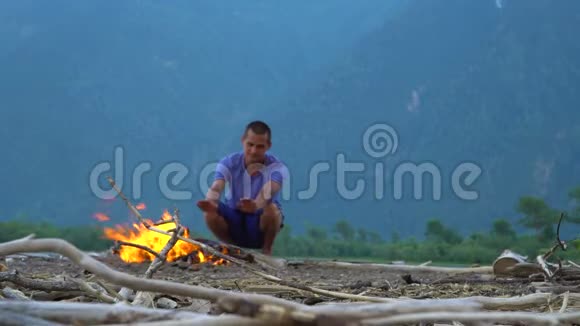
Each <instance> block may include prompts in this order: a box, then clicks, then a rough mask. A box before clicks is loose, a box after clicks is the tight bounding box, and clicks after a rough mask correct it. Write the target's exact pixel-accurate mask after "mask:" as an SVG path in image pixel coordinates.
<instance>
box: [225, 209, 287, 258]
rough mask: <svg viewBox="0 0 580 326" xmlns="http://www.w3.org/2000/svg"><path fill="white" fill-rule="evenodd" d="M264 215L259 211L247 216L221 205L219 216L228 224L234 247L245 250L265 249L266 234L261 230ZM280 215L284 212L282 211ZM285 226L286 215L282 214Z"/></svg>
mask: <svg viewBox="0 0 580 326" xmlns="http://www.w3.org/2000/svg"><path fill="white" fill-rule="evenodd" d="M262 213H263V210H258V211H257V212H255V213H253V214H247V213H244V212H241V211H239V210H237V209H235V208H231V207H229V206H227V205H226V204H224V203H219V206H218V214H219V215H220V216H222V217H223V218H224V219H225V220H226V223H228V229H229V233H230V237H231V238H232V241H233V242H234V245H236V246H238V247H244V248H252V249H260V248H262V247H263V245H264V232H262V230H260V216H261V215H262ZM280 213H282V212H281V211H280ZM283 226H284V215H283V214H282V227H283Z"/></svg>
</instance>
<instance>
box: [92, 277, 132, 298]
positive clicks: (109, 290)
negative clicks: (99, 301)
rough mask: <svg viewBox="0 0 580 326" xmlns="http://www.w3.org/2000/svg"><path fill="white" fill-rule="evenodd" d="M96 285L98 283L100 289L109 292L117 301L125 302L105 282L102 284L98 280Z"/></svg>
mask: <svg viewBox="0 0 580 326" xmlns="http://www.w3.org/2000/svg"><path fill="white" fill-rule="evenodd" d="M95 283H97V284H98V285H99V286H100V287H102V288H103V289H105V291H107V293H109V295H110V296H111V297H113V298H115V299H116V301H124V300H125V299H124V298H123V297H121V296H120V295H119V293H117V292H116V291H113V289H111V287H109V286H108V285H106V284H105V283H104V282H101V281H100V280H96V281H95Z"/></svg>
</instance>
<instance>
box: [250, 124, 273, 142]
mask: <svg viewBox="0 0 580 326" xmlns="http://www.w3.org/2000/svg"><path fill="white" fill-rule="evenodd" d="M248 130H252V131H253V132H254V133H255V134H258V135H266V134H267V135H268V140H272V130H270V127H269V126H268V125H267V124H266V123H265V122H263V121H260V120H256V121H252V122H250V123H248V125H247V126H246V130H244V136H246V134H247V133H248Z"/></svg>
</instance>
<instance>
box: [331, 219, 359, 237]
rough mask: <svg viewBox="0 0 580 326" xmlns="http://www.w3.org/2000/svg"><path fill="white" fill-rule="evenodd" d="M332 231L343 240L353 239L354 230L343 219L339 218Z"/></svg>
mask: <svg viewBox="0 0 580 326" xmlns="http://www.w3.org/2000/svg"><path fill="white" fill-rule="evenodd" d="M334 232H335V233H336V234H338V236H339V238H340V239H341V240H344V241H352V240H354V235H355V230H354V228H353V227H352V226H351V225H350V224H349V223H348V222H347V221H345V220H340V221H338V222H336V224H335V225H334Z"/></svg>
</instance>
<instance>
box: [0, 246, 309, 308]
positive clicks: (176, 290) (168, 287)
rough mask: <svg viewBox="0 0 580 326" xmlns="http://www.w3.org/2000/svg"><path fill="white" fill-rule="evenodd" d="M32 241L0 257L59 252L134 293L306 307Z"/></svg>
mask: <svg viewBox="0 0 580 326" xmlns="http://www.w3.org/2000/svg"><path fill="white" fill-rule="evenodd" d="M31 238H32V237H31V236H28V237H26V238H23V239H18V240H14V241H10V242H5V243H2V244H0V256H2V255H10V254H15V253H20V252H56V253H59V254H61V255H63V256H65V257H67V258H68V259H70V260H71V261H72V262H74V263H75V264H77V265H79V266H80V267H82V268H84V269H85V270H87V271H89V272H91V273H93V274H95V275H96V276H98V277H100V278H102V279H104V280H106V281H108V282H110V283H113V284H117V285H120V286H123V287H127V288H131V289H133V290H138V291H149V292H160V293H167V294H172V295H177V296H184V297H192V298H197V299H203V300H208V301H216V300H217V299H218V298H221V297H234V298H243V299H246V300H250V301H253V302H256V303H270V304H274V305H279V306H282V307H287V308H289V309H295V308H299V307H301V306H302V305H301V304H298V303H295V302H291V301H287V300H283V299H279V298H274V297H271V296H267V295H259V294H251V293H244V294H240V293H236V292H229V291H225V290H219V289H212V288H205V287H201V286H196V285H188V284H182V283H176V282H169V281H163V280H145V279H142V278H139V277H135V276H132V275H129V274H126V273H122V272H119V271H117V270H114V269H112V268H110V267H108V266H107V265H105V264H103V263H101V262H99V261H97V260H95V259H94V258H92V257H91V256H89V255H87V254H86V253H84V252H82V251H80V250H78V249H77V248H76V247H75V246H73V245H72V244H70V243H69V242H67V241H65V240H62V239H31Z"/></svg>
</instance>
